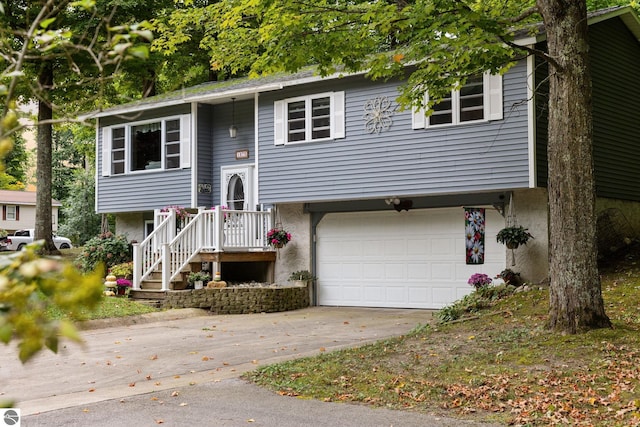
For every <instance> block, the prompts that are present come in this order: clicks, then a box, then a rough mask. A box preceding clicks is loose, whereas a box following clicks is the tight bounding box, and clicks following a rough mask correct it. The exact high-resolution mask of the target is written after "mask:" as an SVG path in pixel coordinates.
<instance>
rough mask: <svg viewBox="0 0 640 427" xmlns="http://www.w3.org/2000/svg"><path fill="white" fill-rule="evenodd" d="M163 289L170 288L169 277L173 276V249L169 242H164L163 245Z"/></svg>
mask: <svg viewBox="0 0 640 427" xmlns="http://www.w3.org/2000/svg"><path fill="white" fill-rule="evenodd" d="M161 250H162V290H163V291H168V290H169V278H170V277H171V251H170V250H169V243H163V244H162V247H161Z"/></svg>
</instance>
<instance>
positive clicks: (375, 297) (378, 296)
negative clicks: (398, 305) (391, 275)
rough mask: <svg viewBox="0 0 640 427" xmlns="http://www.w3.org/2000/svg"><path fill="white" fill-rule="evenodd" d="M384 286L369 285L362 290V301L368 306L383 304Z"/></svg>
mask: <svg viewBox="0 0 640 427" xmlns="http://www.w3.org/2000/svg"><path fill="white" fill-rule="evenodd" d="M385 290H386V288H385V285H384V284H379V285H374V284H370V285H368V286H366V287H365V288H364V289H363V299H364V301H366V302H367V303H369V304H372V303H374V304H382V303H384V302H385Z"/></svg>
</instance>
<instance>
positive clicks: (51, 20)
mask: <svg viewBox="0 0 640 427" xmlns="http://www.w3.org/2000/svg"><path fill="white" fill-rule="evenodd" d="M55 20H56V18H55V17H53V18H49V19H45V20H44V21H42V22H40V27H42V28H44V29H47V28H49V25H51V24H53V23H54V22H55Z"/></svg>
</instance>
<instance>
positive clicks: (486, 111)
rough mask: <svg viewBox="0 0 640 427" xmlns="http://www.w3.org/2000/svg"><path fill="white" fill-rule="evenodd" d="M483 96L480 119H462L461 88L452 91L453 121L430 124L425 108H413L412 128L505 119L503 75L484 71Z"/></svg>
mask: <svg viewBox="0 0 640 427" xmlns="http://www.w3.org/2000/svg"><path fill="white" fill-rule="evenodd" d="M482 84H483V86H482V96H483V118H482V119H479V120H468V121H460V90H453V91H451V98H450V99H451V108H452V121H451V123H442V124H435V125H432V124H430V118H431V116H427V115H426V114H425V110H424V109H422V108H421V109H416V108H415V107H414V108H413V113H412V119H413V120H412V128H413V129H439V128H445V127H452V126H464V125H472V124H478V123H486V122H490V121H494V120H502V119H503V109H504V107H503V88H502V75H500V74H490V73H489V72H485V73H483V79H482ZM428 99H429V94H428V93H427V94H425V102H426V101H428Z"/></svg>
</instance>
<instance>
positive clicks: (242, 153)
mask: <svg viewBox="0 0 640 427" xmlns="http://www.w3.org/2000/svg"><path fill="white" fill-rule="evenodd" d="M248 158H249V150H238V151H236V160H246V159H248Z"/></svg>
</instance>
